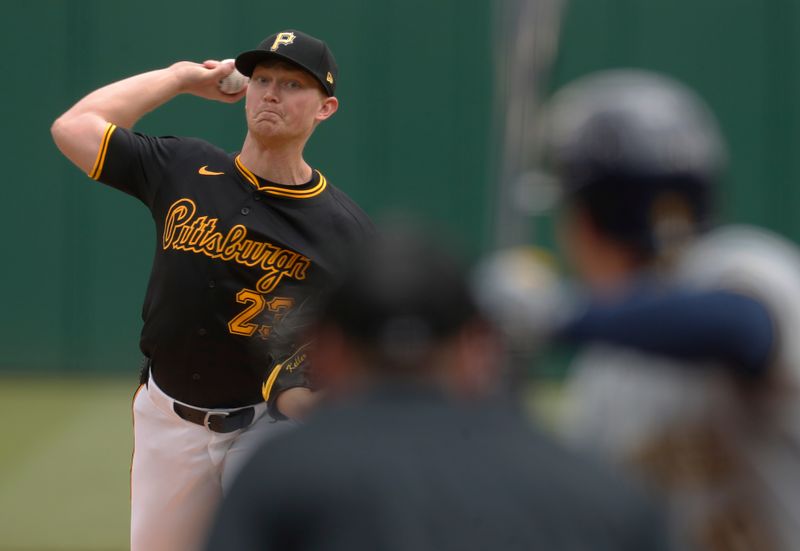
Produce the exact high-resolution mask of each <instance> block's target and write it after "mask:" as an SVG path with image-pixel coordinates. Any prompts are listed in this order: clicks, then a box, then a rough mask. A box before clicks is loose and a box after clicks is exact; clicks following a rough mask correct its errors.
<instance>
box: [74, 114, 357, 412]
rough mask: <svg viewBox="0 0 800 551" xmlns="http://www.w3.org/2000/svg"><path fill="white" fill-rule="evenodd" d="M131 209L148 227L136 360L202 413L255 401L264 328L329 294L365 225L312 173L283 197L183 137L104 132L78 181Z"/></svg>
mask: <svg viewBox="0 0 800 551" xmlns="http://www.w3.org/2000/svg"><path fill="white" fill-rule="evenodd" d="M89 175H90V176H91V177H92V178H94V179H96V180H100V181H101V182H104V183H106V184H109V185H111V186H113V187H115V188H117V189H120V190H122V191H124V192H125V193H128V194H130V195H132V196H134V197H136V198H138V199H139V200H141V201H142V202H143V203H144V204H145V205H147V207H148V208H149V209H150V212H151V213H152V216H153V219H154V221H155V224H156V238H157V241H156V251H155V256H154V260H153V267H152V271H151V274H150V281H149V284H148V288H147V295H146V297H145V301H144V307H143V309H142V319H143V320H144V327H143V329H142V336H141V343H140V346H141V349H142V352H143V353H144V354H145V355H146V356H147V357H149V358H150V359H151V360H152V365H153V367H152V369H153V376H154V377H155V380H156V382H157V383H158V385H159V386H160V387H161V388H162V389H163V390H164V391H165V392H167V393H168V394H170V395H171V396H172V397H173V398H175V399H177V400H180V401H183V402H186V403H189V404H192V405H196V406H199V407H207V408H220V407H237V406H243V405H247V404H253V403H256V402H258V401H260V400H262V398H261V382H262V380H263V378H264V375H265V372H266V367H267V358H268V355H269V347H270V330H271V328H272V327H273V325H274V324H275V322H276V321H277V320H278V319H279V318H280V317H281V316H282V315H284V314H285V313H286V312H288V311H289V310H290V309H291V308H293V307H294V306H295V305H297V304H299V303H300V301H302V300H303V299H304V298H305V297H307V296H309V295H310V294H313V293H315V292H316V291H318V290H319V289H322V288H324V287H325V286H327V285H330V283H331V282H332V280H333V278H334V277H335V275H336V274H337V273H338V272H339V271H340V270H341V269H342V268H343V265H344V264H343V263H344V262H346V252H347V250H348V248H349V247H350V246H352V245H354V244H357V243H358V242H361V241H362V240H363V239H365V238H366V237H368V236H369V235H370V234H371V233H372V232H373V226H372V223H371V222H370V220H369V218H368V217H367V215H366V214H364V212H363V211H362V210H361V209H360V208H359V207H358V206H357V205H356V204H355V203H354V202H353V201H352V200H351V199H349V198H348V197H347V196H346V195H345V194H344V193H343V192H341V191H340V190H338V189H336V188H335V187H333V186H332V185H331V184H330V183H328V181H327V179H326V178H325V176H323V175H322V174H321V173H320V172H318V171H317V170H314V171H313V177H312V179H311V181H309V182H307V183H306V184H303V185H298V186H287V185H280V184H277V183H274V182H269V181H266V180H263V179H261V178H259V177H258V176H256V175H255V174H253V173H252V172H250V171H249V170H248V169H247V168H246V167H245V166H243V165H242V163H241V162H240V160H239V157H238V156H237V155H230V154H228V153H226V152H224V151H222V150H220V149H219V148H217V147H215V146H213V145H212V144H209V143H207V142H205V141H202V140H198V139H193V138H178V137H172V136H168V137H160V138H157V137H152V136H146V135H143V134H139V133H135V132H132V131H129V130H126V129H124V128H117V127H115V126H114V125H113V124H112V125H109V126H108V128H107V130H106V132H105V135H104V138H103V141H102V144H101V147H100V151H99V153H98V156H97V161H96V163H95V166H94V169H93V170H92V172H91V173H90V174H89Z"/></svg>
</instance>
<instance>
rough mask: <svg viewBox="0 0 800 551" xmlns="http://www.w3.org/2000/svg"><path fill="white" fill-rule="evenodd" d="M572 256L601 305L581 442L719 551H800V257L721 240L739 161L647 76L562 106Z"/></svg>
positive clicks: (558, 125)
mask: <svg viewBox="0 0 800 551" xmlns="http://www.w3.org/2000/svg"><path fill="white" fill-rule="evenodd" d="M549 114H550V121H549V122H550V127H549V135H548V138H549V140H550V142H551V143H550V145H551V147H550V152H551V158H552V161H553V163H554V165H555V169H556V172H557V174H558V176H559V179H560V181H561V183H562V185H563V190H564V192H565V196H566V201H565V202H566V205H565V209H564V212H563V213H562V214H563V215H562V220H561V222H562V224H561V228H560V229H561V237H562V245H563V248H564V252H565V254H566V255H567V256H568V257H569V259H570V260H571V262H572V264H573V266H574V268H575V270H576V272H577V274H578V277H579V278H580V279H581V280H582V281H583V282H584V284H585V286H586V287H587V289H588V291H589V294H590V296H591V299H590V300H589V301H588V306H587V307H586V309H585V310H584V311H583V312H582V313H581V314H579V315H577V316H576V317H575V318H574V319H573V320H572V321H571V322H570V323H568V324H567V325H566V327H564V328H563V329H562V331H561V332H560V336H561V337H562V338H564V339H567V340H570V341H573V342H577V343H581V344H586V345H587V346H586V347H585V348H584V349H583V350H582V353H581V354H580V355H579V356H578V358H577V360H576V362H575V368H576V373H575V376H574V377H573V379H572V381H571V385H570V394H571V399H572V403H573V407H574V411H573V413H574V416H573V419H572V423H571V425H570V434H571V436H572V437H573V438H574V439H575V441H576V442H578V443H579V444H581V445H583V446H585V447H587V448H591V449H594V450H597V451H599V452H601V453H602V454H604V455H605V456H607V457H611V458H613V459H614V460H616V461H618V462H620V463H622V464H625V465H627V466H629V467H631V468H632V469H633V470H635V471H636V472H638V473H640V474H641V475H643V476H644V477H645V478H646V479H647V480H648V481H649V482H650V483H652V484H653V485H654V486H655V487H657V488H658V489H660V490H662V491H663V492H664V494H665V495H666V496H668V498H669V499H670V502H671V505H672V509H673V511H674V524H675V528H676V530H677V531H678V533H679V534H680V536H681V539H685V540H687V541H689V542H691V544H692V545H693V547H692V548H693V549H699V550H704V551H734V550H735V551H756V550H758V551H774V550H781V551H783V550H789V549H798V546H800V408H798V394H797V383H798V374H800V371H798V370H800V339H798V338H797V332H798V331H800V257H799V256H798V252H797V250H796V249H795V247H794V246H793V245H791V244H790V243H788V242H786V241H785V240H783V239H782V238H780V237H778V236H776V235H774V234H771V233H768V232H766V231H764V230H760V229H757V228H749V227H744V226H738V227H722V228H717V229H710V218H711V215H712V211H713V195H714V188H715V186H716V185H717V183H718V181H719V180H720V176H721V172H722V170H723V167H724V164H725V153H724V146H723V143H722V140H721V138H720V135H719V133H718V129H717V125H716V122H715V120H714V118H713V115H712V114H711V112H710V111H709V110H708V109H707V108H706V107H705V105H704V104H703V102H702V101H701V100H700V99H699V98H698V97H697V96H696V95H695V94H694V93H693V92H691V91H690V90H688V89H686V88H685V87H683V86H682V85H680V84H678V83H676V82H674V81H671V80H669V79H667V78H665V77H662V76H659V75H655V74H651V73H645V72H638V71H609V72H604V73H600V74H595V75H590V76H588V77H585V78H583V79H580V80H578V81H576V82H575V83H573V84H571V85H568V86H567V87H566V88H565V89H563V90H562V91H560V92H559V93H557V94H556V96H555V97H554V98H553V101H552V103H551V107H550V110H549Z"/></svg>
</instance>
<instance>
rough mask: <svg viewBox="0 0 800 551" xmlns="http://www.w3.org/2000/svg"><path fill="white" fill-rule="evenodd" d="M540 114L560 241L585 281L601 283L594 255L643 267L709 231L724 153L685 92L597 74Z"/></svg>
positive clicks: (663, 80)
mask: <svg viewBox="0 0 800 551" xmlns="http://www.w3.org/2000/svg"><path fill="white" fill-rule="evenodd" d="M546 112H547V126H546V128H547V137H546V140H547V152H548V157H549V161H550V162H551V163H552V166H553V169H554V171H555V173H556V175H557V177H558V180H559V182H560V184H561V187H562V191H563V193H564V195H565V197H566V204H567V208H566V212H565V217H564V219H565V223H564V224H563V225H562V236H563V239H564V240H565V242H566V243H565V245H566V250H567V252H568V253H569V255H570V257H571V260H572V261H573V263H574V265H575V267H576V268H577V269H578V271H579V273H581V275H584V276H588V277H587V279H589V280H590V283H592V281H591V280H592V279H594V280H597V281H596V283H598V284H599V285H602V284H603V281H602V279H603V276H601V275H599V273H598V270H597V269H596V268H595V266H596V264H597V263H598V262H601V261H602V259H603V257H607V258H606V260H609V261H616V262H617V264H620V266H618V268H622V265H623V264H628V265H629V267H642V266H644V265H647V264H649V263H651V262H652V261H654V260H659V259H663V258H667V257H669V256H670V254H671V253H672V252H674V251H675V250H677V249H678V248H679V247H680V246H681V245H682V244H683V243H684V242H686V241H687V240H688V239H690V238H691V237H692V236H694V235H695V234H696V233H698V232H700V231H703V230H704V229H705V228H706V227H707V226H708V225H709V223H710V218H711V215H712V208H713V204H712V203H713V195H714V191H715V189H714V188H715V187H716V185H717V182H718V180H719V179H720V177H721V174H722V172H723V169H724V166H725V161H726V153H725V147H724V144H723V141H722V138H721V136H720V132H719V129H718V126H717V122H716V120H715V118H714V116H713V114H712V113H711V111H710V110H709V109H708V107H707V106H706V105H705V103H704V102H703V101H702V99H701V98H700V97H699V96H698V95H697V94H695V93H694V92H693V91H691V90H690V89H688V88H687V87H685V86H683V85H682V84H680V83H678V82H676V81H674V80H672V79H670V78H668V77H665V76H662V75H659V74H655V73H650V72H647V71H639V70H611V71H602V72H599V73H595V74H591V75H588V76H586V77H583V78H581V79H578V80H576V81H575V82H573V83H571V84H569V85H567V86H566V87H565V88H563V89H562V90H560V91H558V92H557V93H556V95H555V96H554V97H553V99H552V100H551V102H550V103H549V106H548V109H547V111H546Z"/></svg>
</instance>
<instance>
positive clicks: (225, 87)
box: [219, 59, 250, 94]
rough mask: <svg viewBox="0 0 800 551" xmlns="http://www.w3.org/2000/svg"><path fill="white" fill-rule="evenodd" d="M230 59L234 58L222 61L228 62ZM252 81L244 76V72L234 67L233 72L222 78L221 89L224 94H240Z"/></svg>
mask: <svg viewBox="0 0 800 551" xmlns="http://www.w3.org/2000/svg"><path fill="white" fill-rule="evenodd" d="M228 61H233V60H232V59H223V60H222V63H227V62H228ZM248 82H250V79H249V78H247V77H246V76H244V75H243V74H242V73H240V72H239V71H237V70H236V68H234V69H233V72H232V73H231V74H229V75H228V76H226V77H225V78H222V79H220V81H219V89H220V91H221V92H222V93H223V94H238V93H239V92H241V91H242V90H244V88H245V86H247V83H248Z"/></svg>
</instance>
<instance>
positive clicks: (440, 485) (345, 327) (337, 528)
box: [207, 235, 667, 551]
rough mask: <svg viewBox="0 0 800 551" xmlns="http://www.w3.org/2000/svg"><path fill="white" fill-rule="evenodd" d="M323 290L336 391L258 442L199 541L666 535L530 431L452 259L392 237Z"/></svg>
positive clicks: (621, 542) (542, 541)
mask: <svg viewBox="0 0 800 551" xmlns="http://www.w3.org/2000/svg"><path fill="white" fill-rule="evenodd" d="M351 268H352V269H351V271H350V274H349V276H348V277H347V278H346V279H345V280H344V282H343V283H342V284H341V286H339V287H338V288H337V289H336V290H335V291H334V292H333V293H332V294H331V295H330V296H329V297H328V299H327V300H326V301H325V304H324V306H323V308H322V313H321V317H320V320H319V322H318V324H317V326H316V328H315V330H314V331H313V337H314V341H313V342H314V343H315V344H314V347H313V349H312V351H311V354H312V358H311V364H312V365H313V366H314V369H316V370H318V376H319V377H320V378H321V379H323V381H322V386H323V387H326V388H328V389H329V392H330V398H331V400H330V401H329V402H328V403H327V404H323V406H322V407H321V409H319V410H318V411H316V412H314V413H313V414H312V416H311V418H310V419H309V421H308V422H307V424H305V425H303V426H301V427H300V428H298V429H297V430H296V431H293V432H291V433H288V434H284V435H281V436H280V437H277V438H275V439H274V440H271V441H268V442H266V443H264V445H263V446H262V447H261V449H259V450H258V452H256V454H255V455H254V457H253V458H252V460H251V461H250V463H249V464H248V465H246V466H245V468H244V469H243V471H242V473H241V475H240V476H239V478H238V479H237V480H236V482H235V483H234V485H233V488H232V489H231V492H230V495H229V496H228V497H227V499H226V500H225V501H224V503H223V505H222V508H221V510H220V512H219V515H218V518H217V522H216V525H215V526H214V527H213V530H212V533H211V537H210V542H209V545H208V547H207V549H209V550H215V551H216V550H225V551H230V550H245V549H246V550H252V549H292V550H306V549H309V550H311V549H326V550H348V551H352V550H370V551H376V550H398V551H399V550H403V551H411V550H413V551H426V550H438V551H441V550H448V549H453V550H459V551H465V550H467V551H468V550H473V549H475V550H477V549H483V550H490V549H491V550H516V549H519V550H523V549H524V550H537V549H540V550H542V551H558V550H579V549H580V550H588V549H592V550H593V551H602V550H609V551H610V550H614V551H624V550H641V551H654V550H659V549H666V548H667V547H666V540H665V527H664V526H663V525H662V524H661V523H660V519H661V517H660V516H659V515H658V514H657V512H656V510H655V509H654V508H653V507H652V506H651V505H650V503H649V502H648V501H647V500H646V499H645V498H644V497H643V496H642V495H640V494H639V493H638V491H636V490H635V489H634V488H633V487H632V486H630V485H629V484H628V483H627V482H626V481H624V480H623V479H621V478H619V477H617V476H616V475H614V474H612V473H611V472H608V471H606V470H605V468H601V467H599V466H598V465H596V464H594V463H593V462H591V461H587V460H585V459H583V458H582V457H580V456H576V455H574V454H573V453H572V452H568V451H565V450H564V449H562V448H561V447H559V446H558V445H556V444H555V443H553V442H552V441H550V440H549V439H548V438H547V437H545V436H543V435H541V434H539V433H538V432H536V431H534V430H532V429H531V428H530V427H529V426H528V425H527V423H526V422H525V421H524V419H523V415H522V413H521V411H519V410H518V408H517V407H516V406H515V405H511V404H509V403H508V400H507V399H505V398H503V397H502V395H501V393H500V392H499V391H498V389H499V387H500V381H499V380H498V379H499V377H498V376H497V374H498V373H499V364H500V363H501V362H500V360H499V358H498V348H497V346H496V343H495V340H494V338H493V336H492V334H491V333H490V331H489V330H488V328H487V326H486V325H485V323H484V322H483V320H482V319H481V318H480V316H479V315H478V313H477V311H476V309H475V307H474V305H473V301H472V298H471V296H470V293H469V291H468V289H467V286H466V282H465V280H464V278H463V277H462V274H461V272H460V270H459V269H458V268H457V266H456V265H455V264H454V263H453V262H452V261H451V260H450V259H449V258H448V257H447V255H446V254H444V253H443V252H442V251H439V250H437V249H435V248H433V247H432V246H430V245H429V244H427V243H426V242H425V241H423V240H417V239H414V238H411V237H409V236H402V235H394V236H391V237H387V238H385V239H383V240H382V241H380V242H378V243H376V244H375V245H374V246H373V247H372V248H370V249H369V250H368V251H365V252H363V253H362V254H360V255H358V256H357V257H356V258H355V259H354V260H353V262H352V264H351Z"/></svg>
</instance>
